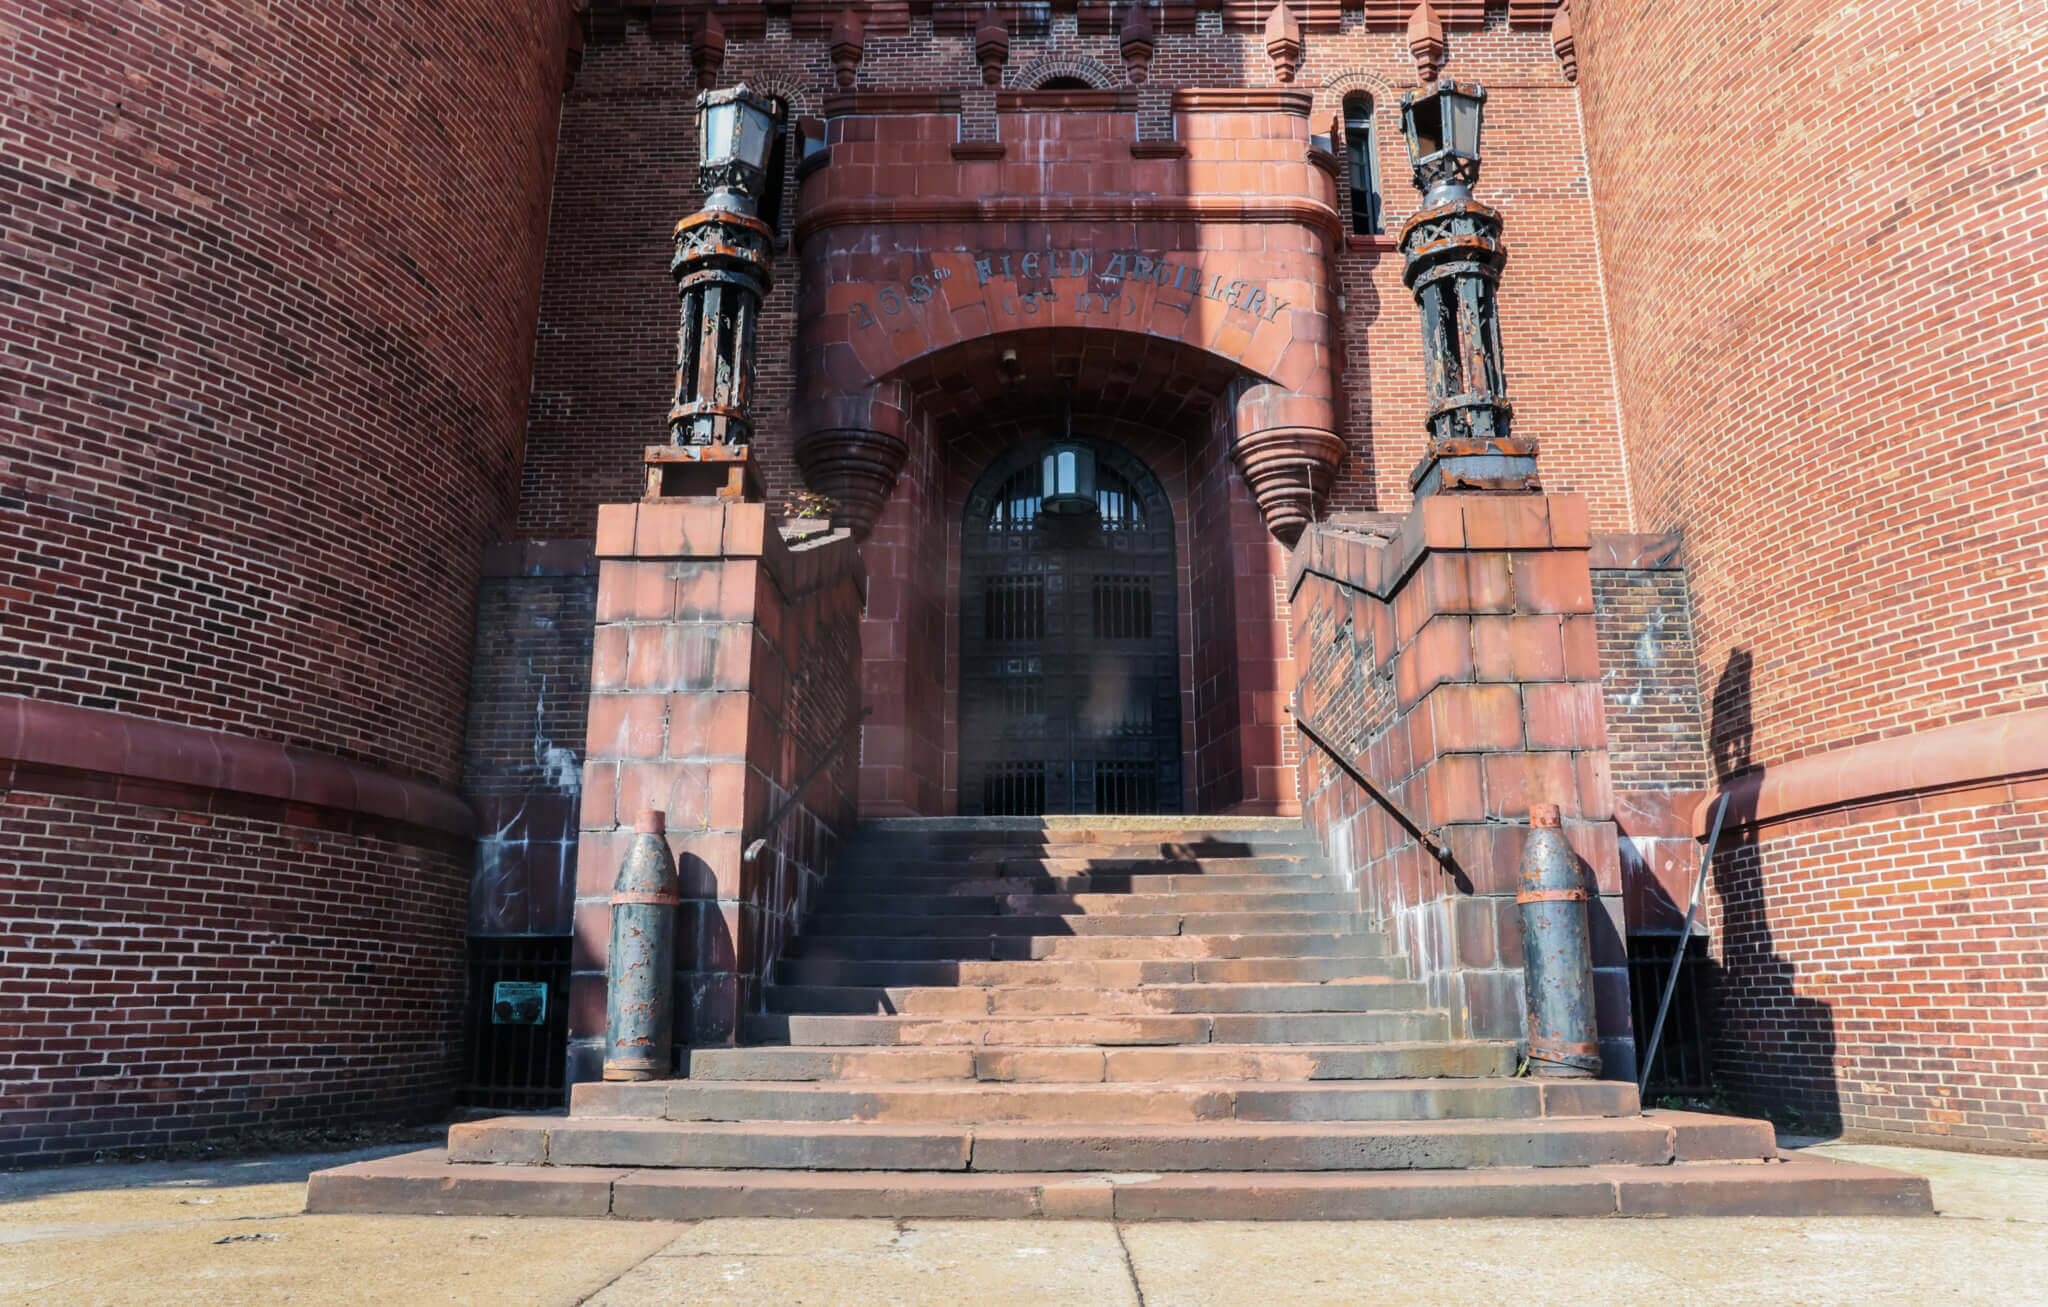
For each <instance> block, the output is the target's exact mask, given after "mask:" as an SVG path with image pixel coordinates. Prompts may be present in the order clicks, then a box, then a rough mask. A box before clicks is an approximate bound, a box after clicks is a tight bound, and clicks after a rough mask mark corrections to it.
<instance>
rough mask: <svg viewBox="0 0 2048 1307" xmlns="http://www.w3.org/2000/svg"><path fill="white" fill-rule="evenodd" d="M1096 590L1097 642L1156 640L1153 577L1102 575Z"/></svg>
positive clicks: (1095, 586) (1097, 578) (1096, 579)
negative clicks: (1153, 615) (1153, 629)
mask: <svg viewBox="0 0 2048 1307" xmlns="http://www.w3.org/2000/svg"><path fill="white" fill-rule="evenodd" d="M1094 590H1095V604H1094V608H1095V638H1096V639H1098V640H1149V639H1151V638H1152V578H1151V577H1149V576H1098V577H1096V578H1095V585H1094Z"/></svg>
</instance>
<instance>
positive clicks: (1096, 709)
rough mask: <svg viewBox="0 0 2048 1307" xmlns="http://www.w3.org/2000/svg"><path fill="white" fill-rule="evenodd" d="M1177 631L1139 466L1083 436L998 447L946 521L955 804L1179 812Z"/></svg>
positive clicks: (1162, 522) (1161, 515) (1150, 499)
mask: <svg viewBox="0 0 2048 1307" xmlns="http://www.w3.org/2000/svg"><path fill="white" fill-rule="evenodd" d="M1091 460H1092V464H1093V466H1092V468H1091V467H1090V466H1089V465H1090V462H1091ZM1091 471H1092V474H1093V475H1092V485H1091V484H1090V481H1091V477H1090V475H1089V474H1090V472H1091ZM1178 629H1179V625H1178V615H1177V612H1176V603H1175V568H1174V539H1173V512H1172V508H1171V505H1170V504H1169V503H1168V501H1167V498H1166V493H1165V491H1164V490H1163V489H1162V488H1161V486H1160V484H1159V479H1158V478H1157V477H1155V476H1153V475H1152V471H1151V469H1149V468H1147V467H1146V466H1145V464H1144V463H1143V462H1142V461H1140V460H1139V459H1138V458H1137V457H1136V456H1135V455H1134V454H1132V453H1131V452H1130V451H1129V450H1127V449H1124V448H1123V447H1122V446H1120V445H1115V444H1111V443H1109V442H1107V441H1101V440H1094V439H1089V438H1085V437H1075V438H1063V439H1059V440H1053V439H1044V440H1038V441H1028V442H1024V443H1022V444H1019V445H1017V446H1014V447H1012V448H1011V449H1009V450H1007V451H1006V452H1004V453H1003V454H1002V455H1001V456H1000V457H998V458H997V459H996V460H995V461H994V462H993V463H991V464H990V465H989V467H988V469H987V470H986V471H984V472H983V473H982V475H981V478H980V479H979V480H978V481H976V482H975V485H974V490H973V492H972V493H971V494H969V496H968V498H967V510H966V520H965V522H964V523H963V524H962V530H961V578H960V811H961V812H962V813H963V814H969V815H975V814H985V815H1032V814H1037V813H1072V812H1084V813H1131V812H1141V813H1149V812H1168V813H1171V812H1179V811H1180V810H1181V756H1180V750H1181V736H1180V678H1179V668H1178V654H1179V649H1178V647H1177V634H1176V633H1177V631H1178Z"/></svg>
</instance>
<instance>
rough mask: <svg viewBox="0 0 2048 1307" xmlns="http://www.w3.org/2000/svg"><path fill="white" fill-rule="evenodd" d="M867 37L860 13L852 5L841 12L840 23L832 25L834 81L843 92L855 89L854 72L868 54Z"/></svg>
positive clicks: (865, 25) (865, 26)
mask: <svg viewBox="0 0 2048 1307" xmlns="http://www.w3.org/2000/svg"><path fill="white" fill-rule="evenodd" d="M866 37H867V24H865V23H863V22H862V21H861V17H860V11H859V10H857V9H855V8H853V6H851V5H848V6H847V7H846V8H844V9H842V10H840V11H839V21H838V22H836V23H834V24H833V25H832V80H833V81H834V82H835V83H836V84H837V85H838V87H839V89H840V90H842V91H851V90H852V89H853V74H854V70H855V69H856V68H859V67H860V60H861V56H862V55H863V54H865V53H867V46H866Z"/></svg>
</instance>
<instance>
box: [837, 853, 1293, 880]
mask: <svg viewBox="0 0 2048 1307" xmlns="http://www.w3.org/2000/svg"><path fill="white" fill-rule="evenodd" d="M1328 874H1330V872H1329V865H1328V863H1327V862H1325V861H1324V859H1323V856H1322V855H1321V854H1320V853H1307V852H1302V853H1268V854H1261V855H1258V856H1249V855H1247V856H1244V857H1213V858H1182V857H1174V856H1172V855H1170V854H1162V853H1159V852H1158V851H1156V850H1154V851H1151V852H1146V851H1144V850H1133V849H1122V850H1117V851H1114V852H1105V853H1098V854H1077V853H1074V852H1073V851H1072V850H1054V851H1052V852H1030V851H1027V852H1018V851H1016V850H1013V849H974V850H962V851H960V852H958V853H954V854H948V855H946V856H943V857H926V856H922V855H918V856H911V857H906V856H904V855H903V854H901V853H888V852H882V851H879V850H875V851H870V852H868V853H865V854H856V853H847V854H844V855H842V856H841V858H840V859H839V861H838V863H837V864H836V865H834V867H833V869H832V877H833V879H834V880H844V881H848V882H851V883H854V884H861V883H864V882H866V881H869V880H875V879H880V878H882V877H889V876H901V877H906V878H909V879H913V880H939V879H943V878H946V877H954V878H958V877H962V876H980V877H990V876H1079V875H1091V876H1192V877H1196V878H1203V877H1215V876H1252V877H1257V878H1270V877H1274V876H1326V875H1328Z"/></svg>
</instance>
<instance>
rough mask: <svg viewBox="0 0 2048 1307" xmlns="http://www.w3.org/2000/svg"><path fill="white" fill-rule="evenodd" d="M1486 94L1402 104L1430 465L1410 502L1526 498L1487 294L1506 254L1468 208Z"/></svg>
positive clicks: (1530, 477)
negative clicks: (1418, 198)
mask: <svg viewBox="0 0 2048 1307" xmlns="http://www.w3.org/2000/svg"><path fill="white" fill-rule="evenodd" d="M1485 109H1486V88H1485V87H1483V86H1479V85H1476V84H1474V83H1471V82H1453V81H1440V82H1436V83H1434V84H1433V85H1430V86H1426V87H1424V88H1422V89H1421V90H1418V91H1411V92H1410V93H1409V94H1407V95H1404V96H1402V97H1401V131H1402V134H1403V135H1405V136H1406V137H1407V138H1408V162H1409V164H1410V166H1411V167H1412V168H1413V170H1414V176H1415V189H1417V190H1418V191H1421V192H1422V209H1421V211H1420V212H1418V213H1417V214H1416V215H1415V216H1414V217H1413V218H1411V219H1409V220H1408V225H1407V226H1406V227H1404V228H1402V230H1401V252H1402V253H1403V254H1404V255H1406V256H1407V259H1408V266H1407V268H1406V269H1405V271H1404V272H1403V273H1402V277H1403V279H1404V280H1405V281H1406V282H1407V283H1408V288H1409V290H1411V291H1413V292H1414V294H1415V303H1416V305H1417V307H1419V308H1420V309H1421V310H1422V348H1423V353H1424V358H1425V367H1426V370H1427V375H1428V379H1429V395H1430V410H1429V454H1428V456H1427V457H1425V458H1424V459H1423V460H1422V462H1421V463H1420V464H1419V465H1418V466H1417V467H1416V469H1415V471H1414V472H1413V473H1412V474H1411V475H1410V477H1409V479H1408V484H1409V488H1410V489H1412V490H1413V491H1414V492H1415V493H1416V494H1417V495H1432V494H1442V493H1446V492H1456V491H1473V490H1497V491H1534V490H1537V489H1539V486H1538V484H1537V480H1536V442H1535V441H1533V440H1524V439H1521V438H1519V437H1517V436H1515V435H1514V434H1513V433H1512V424H1513V419H1514V406H1513V405H1512V404H1510V403H1509V402H1508V398H1507V374H1506V372H1505V371H1504V369H1503V368H1502V365H1501V350H1500V315H1499V311H1498V309H1497V307H1496V305H1495V303H1494V291H1495V288H1496V287H1497V286H1498V284H1499V282H1500V270H1501V265H1502V264H1503V263H1505V262H1506V261H1507V247H1506V245H1505V244H1504V243H1503V242H1502V241H1501V217H1500V213H1499V212H1498V211H1497V210H1494V209H1492V208H1489V207H1488V206H1486V205H1484V204H1481V203H1480V202H1479V201H1477V200H1475V199H1473V198H1472V187H1473V184H1474V183H1476V182H1477V181H1478V180H1479V133H1480V119H1481V117H1482V115H1483V114H1484V112H1485Z"/></svg>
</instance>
